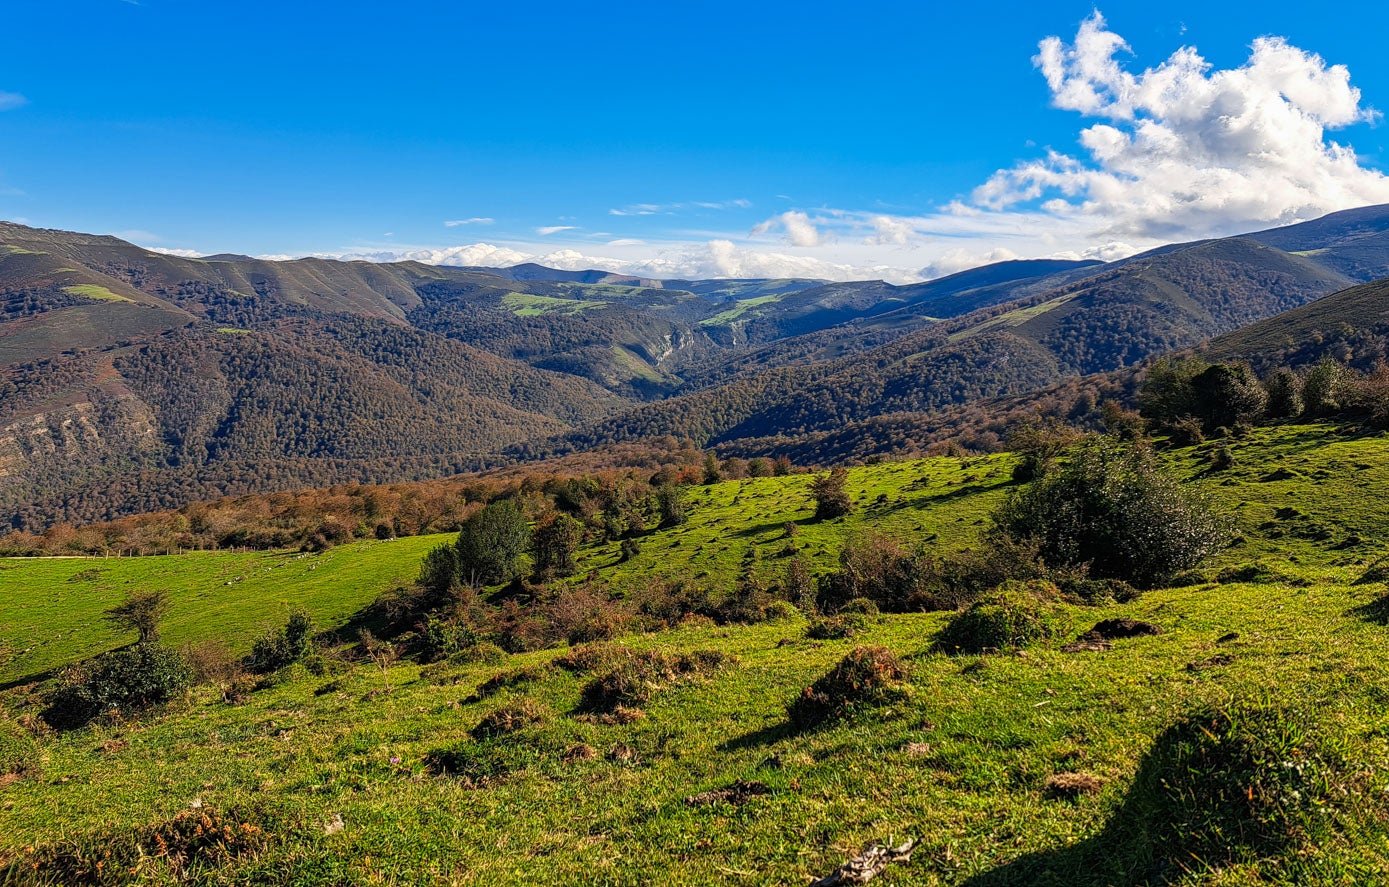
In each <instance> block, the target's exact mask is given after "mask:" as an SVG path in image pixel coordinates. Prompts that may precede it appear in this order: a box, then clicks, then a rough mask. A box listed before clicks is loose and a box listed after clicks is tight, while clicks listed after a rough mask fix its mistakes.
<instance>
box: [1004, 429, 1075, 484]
mask: <svg viewBox="0 0 1389 887" xmlns="http://www.w3.org/2000/svg"><path fill="white" fill-rule="evenodd" d="M1078 440H1080V432H1078V431H1076V430H1075V429H1074V428H1071V427H1069V426H1068V425H1066V424H1064V423H1063V422H1061V421H1060V420H1058V419H1056V418H1043V417H1042V416H1035V417H1033V418H1030V419H1027V420H1025V421H1023V422H1021V423H1019V424H1018V425H1017V426H1016V427H1014V428H1013V429H1011V430H1010V431H1009V432H1008V437H1007V438H1006V440H1005V443H1006V444H1007V446H1008V449H1010V450H1012V451H1013V452H1015V453H1017V454H1018V455H1019V456H1020V457H1021V460H1020V461H1019V462H1018V464H1017V465H1016V466H1014V468H1013V480H1016V481H1020V482H1023V483H1026V482H1027V481H1031V480H1036V479H1037V478H1039V477H1041V476H1042V475H1044V474H1046V473H1047V472H1048V471H1050V470H1051V469H1052V466H1053V464H1054V463H1055V462H1056V457H1057V456H1059V455H1061V454H1062V453H1064V452H1065V451H1066V448H1067V447H1070V446H1073V445H1074V444H1075V443H1076V441H1078Z"/></svg>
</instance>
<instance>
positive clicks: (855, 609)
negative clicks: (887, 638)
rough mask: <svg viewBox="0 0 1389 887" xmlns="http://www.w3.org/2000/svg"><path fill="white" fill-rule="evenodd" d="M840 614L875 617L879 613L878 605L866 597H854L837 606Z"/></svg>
mask: <svg viewBox="0 0 1389 887" xmlns="http://www.w3.org/2000/svg"><path fill="white" fill-rule="evenodd" d="M839 612H840V613H841V614H842V615H858V616H869V617H876V616H878V615H880V614H881V612H882V611H881V610H879V609H878V605H877V604H875V603H873V601H872V600H870V599H869V598H866V597H856V598H854V599H853V600H851V601H849V602H848V603H846V604H845V605H844V606H842V607H840V608H839Z"/></svg>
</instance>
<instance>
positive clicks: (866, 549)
mask: <svg viewBox="0 0 1389 887" xmlns="http://www.w3.org/2000/svg"><path fill="white" fill-rule="evenodd" d="M920 579H921V573H920V570H919V569H918V564H917V563H916V559H915V558H914V557H913V556H912V555H911V553H910V552H907V551H905V550H904V549H903V548H902V547H901V546H900V545H898V544H897V542H896V541H895V540H893V539H890V538H888V537H886V536H879V535H876V534H867V535H862V536H854V537H851V538H850V539H849V540H848V541H846V542H845V543H844V548H843V550H841V551H840V553H839V569H838V570H837V571H835V572H833V573H829V574H827V575H825V576H823V577H821V579H820V585H819V590H818V592H817V594H816V604H817V605H818V607H819V608H820V610H821V611H822V612H825V613H835V612H838V610H839V609H840V608H841V607H843V606H844V605H845V604H846V603H847V602H848V601H850V600H853V599H855V598H858V599H866V600H869V601H871V602H873V603H874V604H876V605H877V606H878V607H879V608H881V609H883V610H887V611H889V612H894V613H901V612H904V611H906V610H915V609H920V608H921V606H920V605H921V600H920V597H921V595H920V592H921V586H920V581H919V580H920Z"/></svg>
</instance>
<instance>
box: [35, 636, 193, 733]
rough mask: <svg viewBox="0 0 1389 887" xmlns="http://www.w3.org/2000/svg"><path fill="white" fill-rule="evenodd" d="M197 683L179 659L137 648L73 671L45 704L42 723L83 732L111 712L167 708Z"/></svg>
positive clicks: (141, 646) (155, 646)
mask: <svg viewBox="0 0 1389 887" xmlns="http://www.w3.org/2000/svg"><path fill="white" fill-rule="evenodd" d="M191 680H192V673H191V671H190V670H189V668H188V665H187V663H185V662H184V661H183V659H182V658H181V657H180V656H179V655H178V653H176V652H174V651H173V650H170V649H169V648H167V647H161V646H159V645H158V644H138V645H136V646H134V647H131V648H130V649H127V650H117V651H115V652H113V653H105V654H102V655H101V656H98V657H97V658H96V659H93V660H90V661H89V662H85V663H82V664H81V665H77V666H74V667H73V668H70V669H68V670H67V671H66V672H64V673H63V676H62V679H61V681H60V683H59V685H58V687H57V688H56V689H54V690H53V691H52V692H51V693H50V694H49V695H48V698H47V700H46V702H47V708H45V710H44V712H43V718H44V720H45V721H47V722H48V723H49V724H51V725H53V726H54V727H58V728H60V729H71V728H75V727H81V726H83V725H85V724H87V723H89V722H90V721H92V720H93V719H94V718H96V717H98V716H99V715H103V714H106V713H108V712H116V713H121V714H124V713H128V712H132V711H137V710H140V709H143V708H148V707H150V706H153V705H159V704H161V703H164V702H168V701H169V700H170V699H172V698H173V697H174V696H176V695H177V694H179V693H181V692H182V691H183V690H185V689H186V688H187V687H188V685H189V682H190V681H191Z"/></svg>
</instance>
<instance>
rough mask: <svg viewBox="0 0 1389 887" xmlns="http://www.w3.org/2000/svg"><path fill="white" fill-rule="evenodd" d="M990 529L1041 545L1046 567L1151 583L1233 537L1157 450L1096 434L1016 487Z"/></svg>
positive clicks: (1191, 564)
mask: <svg viewBox="0 0 1389 887" xmlns="http://www.w3.org/2000/svg"><path fill="white" fill-rule="evenodd" d="M993 523H994V527H993V533H994V534H995V535H996V536H997V537H1001V538H1002V539H1004V540H1006V541H1009V542H1026V543H1029V544H1033V545H1035V546H1036V547H1037V551H1038V555H1039V556H1040V558H1041V559H1042V561H1043V562H1044V563H1045V564H1046V565H1047V566H1049V567H1080V566H1085V567H1088V568H1089V572H1090V575H1091V576H1092V577H1093V578H1096V579H1121V580H1123V581H1125V582H1128V583H1129V584H1131V585H1134V586H1136V587H1139V588H1152V587H1154V586H1157V585H1160V584H1161V583H1163V582H1165V581H1167V580H1169V579H1171V578H1172V577H1173V576H1175V575H1176V574H1177V573H1179V572H1181V571H1182V570H1187V569H1190V568H1192V567H1194V566H1196V565H1197V564H1199V563H1200V562H1201V561H1202V560H1204V559H1205V558H1206V557H1207V556H1209V555H1211V554H1213V553H1215V552H1216V551H1219V550H1220V549H1222V548H1223V547H1225V545H1226V544H1227V543H1228V542H1229V539H1230V527H1229V522H1228V521H1227V520H1226V519H1225V518H1223V517H1220V516H1218V515H1216V514H1215V513H1214V512H1213V511H1212V509H1211V508H1210V507H1209V505H1208V504H1207V503H1206V501H1205V500H1204V499H1203V498H1201V497H1200V496H1199V495H1198V494H1197V493H1195V492H1193V491H1190V490H1188V489H1186V488H1184V487H1182V486H1181V484H1179V483H1178V482H1177V481H1176V479H1174V478H1173V477H1172V476H1170V475H1169V474H1167V473H1166V472H1164V471H1163V470H1162V469H1161V468H1160V467H1159V466H1158V464H1157V461H1156V459H1155V457H1154V456H1153V453H1152V450H1151V449H1149V448H1148V447H1147V446H1144V445H1142V444H1130V443H1123V442H1120V441H1116V440H1113V439H1111V438H1096V439H1093V440H1091V441H1089V442H1088V443H1086V444H1085V445H1083V446H1081V447H1079V448H1078V449H1077V450H1075V451H1074V453H1073V455H1072V457H1071V459H1070V460H1069V461H1068V462H1067V463H1066V464H1065V465H1063V466H1062V467H1061V468H1058V469H1057V470H1056V471H1055V472H1053V473H1052V474H1049V475H1047V476H1046V477H1044V478H1042V479H1040V480H1039V481H1037V482H1036V483H1033V484H1030V485H1028V486H1026V487H1023V488H1021V489H1019V490H1017V491H1016V492H1014V493H1013V494H1012V495H1011V496H1010V497H1009V498H1008V500H1007V501H1006V502H1005V503H1004V504H1003V505H1001V506H1000V507H999V508H998V509H997V510H996V511H995V512H994V515H993Z"/></svg>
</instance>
